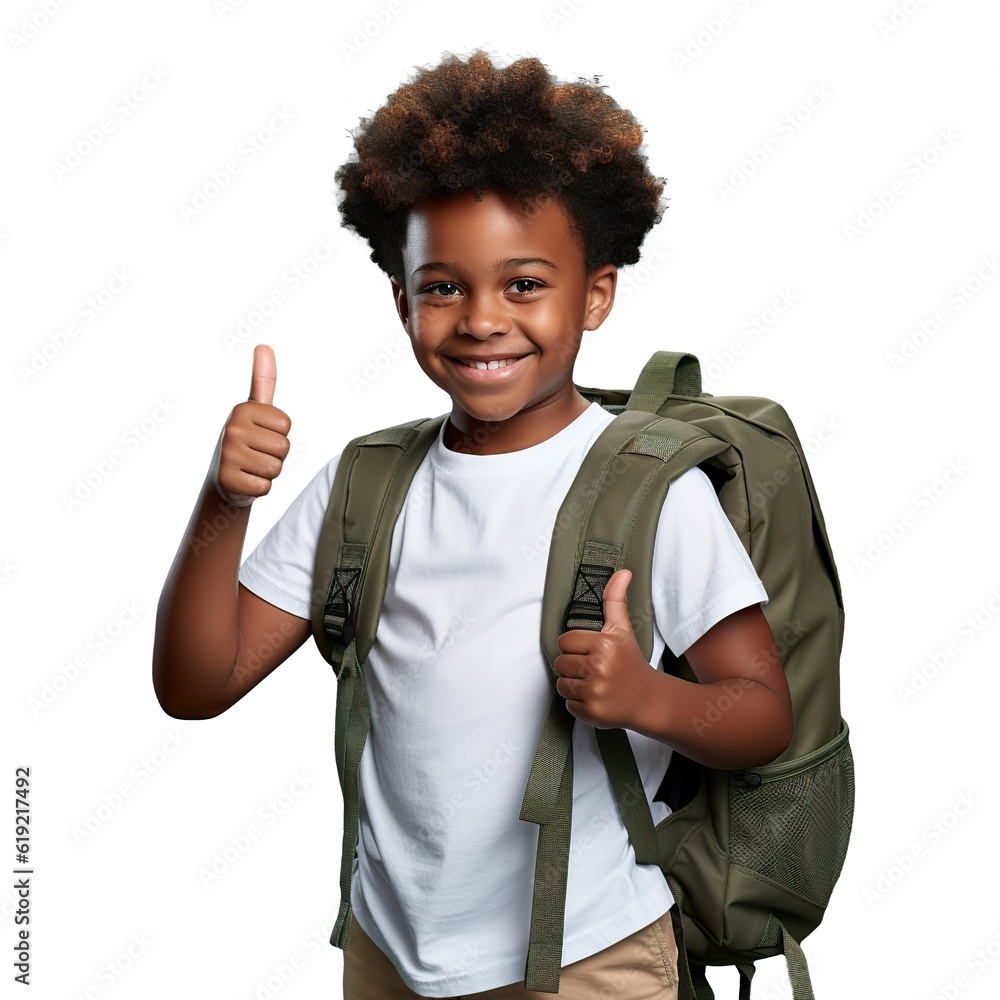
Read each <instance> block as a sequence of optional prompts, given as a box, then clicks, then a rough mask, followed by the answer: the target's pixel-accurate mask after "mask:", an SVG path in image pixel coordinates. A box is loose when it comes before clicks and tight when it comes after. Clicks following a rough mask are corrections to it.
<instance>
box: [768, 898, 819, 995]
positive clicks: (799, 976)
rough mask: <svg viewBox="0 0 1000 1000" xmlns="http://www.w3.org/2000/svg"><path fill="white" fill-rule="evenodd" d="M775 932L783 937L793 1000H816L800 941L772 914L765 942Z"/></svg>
mask: <svg viewBox="0 0 1000 1000" xmlns="http://www.w3.org/2000/svg"><path fill="white" fill-rule="evenodd" d="M775 932H778V933H779V934H780V935H781V949H782V951H783V952H784V953H785V964H786V965H787V966H788V982H789V983H790V984H791V987H792V998H793V1000H815V997H814V995H813V989H812V980H811V979H810V978H809V965H808V964H807V962H806V956H805V955H804V954H803V951H802V949H801V948H800V947H799V943H798V941H796V940H795V938H793V937H792V935H791V934H789V933H788V930H787V929H786V928H785V925H784V924H783V923H782V922H781V921H780V920H779V919H778V918H777V917H776V916H775V915H774V914H773V913H772V914H771V916H770V917H769V918H768V921H767V929H766V930H765V931H764V940H765V941H766V940H768V939H769V938H770V937H771V935H772V934H774V933H775Z"/></svg>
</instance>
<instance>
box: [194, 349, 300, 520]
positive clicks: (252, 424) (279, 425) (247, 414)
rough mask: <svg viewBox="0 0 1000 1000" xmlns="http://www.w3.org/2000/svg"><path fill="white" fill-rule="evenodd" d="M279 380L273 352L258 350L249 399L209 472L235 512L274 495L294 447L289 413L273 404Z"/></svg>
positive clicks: (229, 425)
mask: <svg viewBox="0 0 1000 1000" xmlns="http://www.w3.org/2000/svg"><path fill="white" fill-rule="evenodd" d="M276 377H277V372H276V367H275V362H274V351H272V350H271V348H270V347H268V346H267V345H266V344H258V345H257V347H255V348H254V350H253V373H252V375H251V378H250V398H249V399H248V400H247V402H245V403H238V404H237V405H236V406H235V407H233V412H232V413H231V414H230V415H229V420H227V421H226V426H225V427H223V429H222V434H221V436H220V437H219V444H218V446H217V447H216V449H215V455H214V457H213V459H212V469H211V472H210V476H211V478H212V482H213V483H214V485H215V489H216V491H217V492H218V494H219V496H221V497H222V499H223V500H225V501H226V503H228V504H231V505H232V506H233V507H249V506H250V504H252V503H253V502H254V500H256V499H257V497H262V496H264V495H265V494H266V493H269V492H270V490H271V481H272V480H273V479H275V478H277V476H278V473H280V472H281V464H282V462H283V461H284V459H285V457H286V456H287V455H288V451H289V449H290V448H291V444H290V443H289V441H288V431H289V430H290V429H291V426H292V422H291V420H289V418H288V414H286V413H284V412H283V411H282V410H279V409H278V408H277V407H276V406H272V405H271V400H272V399H273V398H274V383H275V380H276Z"/></svg>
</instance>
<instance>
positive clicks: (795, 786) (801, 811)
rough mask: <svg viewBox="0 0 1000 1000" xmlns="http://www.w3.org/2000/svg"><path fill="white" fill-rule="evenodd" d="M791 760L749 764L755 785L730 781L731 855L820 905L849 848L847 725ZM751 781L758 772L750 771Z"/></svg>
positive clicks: (850, 811)
mask: <svg viewBox="0 0 1000 1000" xmlns="http://www.w3.org/2000/svg"><path fill="white" fill-rule="evenodd" d="M796 763H798V762H795V761H792V762H789V763H786V764H779V765H775V768H774V773H769V769H768V768H767V767H759V768H754V769H753V771H752V772H749V774H748V776H749V777H752V776H753V775H759V778H760V780H759V783H757V784H755V785H750V784H743V783H738V782H734V783H733V784H731V785H730V788H729V820H730V828H729V857H730V860H731V861H732V862H733V863H734V864H737V865H741V866H742V867H744V868H748V869H750V870H751V871H754V872H757V873H758V874H760V875H763V876H765V877H766V878H768V879H770V880H771V881H773V882H776V883H777V884H778V885H780V886H782V887H784V888H786V889H789V890H790V891H792V892H794V893H797V894H798V895H799V896H802V897H803V898H805V899H807V900H809V901H810V902H813V903H816V904H817V905H818V906H824V907H825V906H826V904H827V903H828V902H829V899H830V894H831V893H832V892H833V887H834V885H835V883H836V881H837V878H838V877H839V875H840V871H841V868H843V865H844V859H845V858H846V856H847V844H848V841H849V840H850V834H851V823H852V820H853V817H854V758H853V756H852V754H851V747H850V744H849V743H848V741H847V730H846V727H845V729H844V730H843V731H842V732H841V733H840V734H839V735H838V736H837V737H836V738H835V739H834V740H832V741H831V742H830V743H829V744H827V746H826V747H823V748H821V749H820V750H818V751H815V752H814V753H812V754H809V755H808V756H807V757H805V758H802V766H801V767H796ZM754 780H755V781H756V779H754Z"/></svg>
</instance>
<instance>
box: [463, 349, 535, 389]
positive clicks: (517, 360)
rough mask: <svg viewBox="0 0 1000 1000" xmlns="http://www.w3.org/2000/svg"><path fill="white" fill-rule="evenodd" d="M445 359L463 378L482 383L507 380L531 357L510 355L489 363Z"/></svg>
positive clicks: (473, 360) (464, 359)
mask: <svg viewBox="0 0 1000 1000" xmlns="http://www.w3.org/2000/svg"><path fill="white" fill-rule="evenodd" d="M446 357H447V358H448V360H449V361H450V362H452V364H454V366H455V367H456V368H457V369H458V370H459V371H460V372H461V373H462V376H463V377H465V378H470V379H473V380H475V381H477V382H482V381H492V380H493V379H501V378H507V377H508V376H510V375H511V374H512V373H513V372H515V371H516V370H517V369H518V368H520V367H521V366H522V365H523V364H524V362H525V361H526V360H527V359H528V358H529V357H531V355H530V354H521V355H516V354H512V355H509V356H507V357H503V358H491V359H490V360H489V361H479V360H477V359H474V358H454V357H450V356H448V355H446Z"/></svg>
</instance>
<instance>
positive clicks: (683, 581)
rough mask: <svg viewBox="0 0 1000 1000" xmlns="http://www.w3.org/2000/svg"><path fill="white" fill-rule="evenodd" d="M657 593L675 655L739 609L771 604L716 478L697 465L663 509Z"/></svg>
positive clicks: (656, 548) (675, 485)
mask: <svg viewBox="0 0 1000 1000" xmlns="http://www.w3.org/2000/svg"><path fill="white" fill-rule="evenodd" d="M652 593H653V607H654V610H655V614H656V620H657V626H658V628H659V629H660V632H661V634H662V635H663V638H664V641H665V642H666V644H667V646H668V647H669V648H670V650H671V651H672V652H673V654H674V655H675V656H680V655H681V654H682V653H683V652H684V651H685V650H686V649H687V648H688V646H690V645H691V644H692V643H693V642H695V641H696V640H697V639H700V638H701V637H702V636H703V635H704V634H705V633H706V632H707V631H708V630H709V629H710V628H711V627H712V626H713V625H715V624H716V623H717V622H720V621H722V619H723V618H725V617H726V616H727V615H731V614H732V613H733V612H734V611H739V610H740V609H741V608H745V607H749V606H750V605H751V604H761V605H763V604H767V600H768V598H767V591H766V590H765V589H764V584H763V583H762V582H761V580H760V577H759V576H758V575H757V571H756V570H755V569H754V566H753V563H752V562H751V561H750V557H749V556H748V555H747V551H746V549H745V548H744V547H743V543H742V542H741V541H740V539H739V535H737V534H736V529H735V528H733V526H732V524H731V523H730V521H729V518H728V517H726V514H725V511H723V509H722V505H721V504H720V503H719V498H718V496H717V495H716V493H715V489H714V487H713V486H712V482H711V480H710V479H709V478H708V476H707V475H705V473H704V472H702V470H701V469H699V468H697V467H695V468H692V469H689V470H688V471H687V472H684V473H682V474H681V475H680V476H678V477H677V479H675V480H674V481H673V482H672V483H671V484H670V489H669V490H668V491H667V496H666V499H665V500H664V502H663V507H662V508H661V510H660V520H659V525H658V527H657V532H656V541H655V543H654V545H653V580H652Z"/></svg>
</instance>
